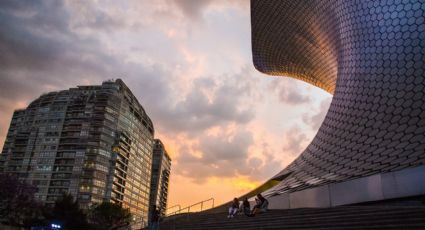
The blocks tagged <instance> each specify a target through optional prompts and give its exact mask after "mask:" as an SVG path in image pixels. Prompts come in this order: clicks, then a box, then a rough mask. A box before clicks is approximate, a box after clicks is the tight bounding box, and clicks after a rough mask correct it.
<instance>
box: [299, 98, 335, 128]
mask: <svg viewBox="0 0 425 230" xmlns="http://www.w3.org/2000/svg"><path fill="white" fill-rule="evenodd" d="M331 101H332V98H331V97H328V98H326V99H324V100H323V101H322V102H320V106H319V108H318V109H316V112H315V113H312V111H310V112H309V113H305V114H303V115H302V120H303V122H304V123H306V124H307V125H309V126H310V127H311V128H312V129H313V130H317V129H319V127H320V125H322V123H323V120H324V119H325V117H326V114H327V113H328V110H329V106H330V104H331Z"/></svg>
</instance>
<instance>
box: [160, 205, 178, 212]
mask: <svg viewBox="0 0 425 230" xmlns="http://www.w3.org/2000/svg"><path fill="white" fill-rule="evenodd" d="M174 207H179V210H181V209H182V207H181V206H180V205H179V204H176V205H174V206H171V207H169V208H167V209H165V210H164V212H165V213H167V210H170V209H172V208H174Z"/></svg>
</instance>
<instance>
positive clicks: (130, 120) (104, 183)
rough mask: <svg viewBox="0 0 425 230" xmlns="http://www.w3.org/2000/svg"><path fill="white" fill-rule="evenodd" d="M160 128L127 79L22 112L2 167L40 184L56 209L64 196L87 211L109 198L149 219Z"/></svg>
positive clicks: (46, 98) (45, 98) (53, 96)
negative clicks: (154, 150) (156, 133)
mask: <svg viewBox="0 0 425 230" xmlns="http://www.w3.org/2000/svg"><path fill="white" fill-rule="evenodd" d="M153 135H154V128H153V125H152V122H151V120H150V118H149V117H148V116H147V114H146V112H145V111H144V109H143V107H142V106H141V105H140V104H139V102H138V101H137V99H136V97H135V96H134V95H133V94H132V93H131V91H130V90H129V88H128V87H127V86H126V85H125V84H124V82H123V81H122V80H120V79H118V80H116V81H107V82H103V83H102V85H95V86H78V87H76V88H71V89H69V90H63V91H59V92H51V93H47V94H43V95H42V96H40V97H39V98H38V99H36V100H34V101H33V102H32V103H31V104H30V105H29V106H28V107H27V108H26V109H24V110H18V111H15V113H14V115H13V118H12V121H11V124H10V128H9V131H8V134H7V138H6V141H5V144H4V147H3V151H2V154H1V155H0V170H1V171H3V172H6V173H14V174H17V175H18V176H19V177H20V178H22V179H25V180H26V181H27V182H29V183H31V184H33V185H35V186H37V188H38V192H37V193H36V197H37V198H38V199H39V200H41V201H44V202H45V203H47V204H53V203H54V201H55V200H56V199H57V198H58V197H60V196H61V195H62V193H70V194H72V195H73V196H74V197H76V198H77V199H78V202H79V204H80V206H81V207H82V208H88V207H89V206H90V205H91V204H94V203H100V202H102V201H112V202H115V203H120V204H122V205H123V207H126V208H129V209H130V211H131V213H133V215H134V216H135V218H134V220H135V221H138V222H142V221H146V220H147V214H148V204H149V192H150V191H149V187H150V179H151V163H152V147H153Z"/></svg>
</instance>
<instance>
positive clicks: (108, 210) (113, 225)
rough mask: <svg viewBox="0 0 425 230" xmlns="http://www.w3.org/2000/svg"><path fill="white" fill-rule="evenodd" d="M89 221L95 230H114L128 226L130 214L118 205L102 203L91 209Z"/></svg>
mask: <svg viewBox="0 0 425 230" xmlns="http://www.w3.org/2000/svg"><path fill="white" fill-rule="evenodd" d="M89 221H90V223H91V224H93V227H95V228H97V229H108V230H114V229H118V228H120V227H124V226H127V225H129V224H130V221H131V213H130V211H129V210H128V209H125V208H123V207H121V205H119V204H115V203H110V202H103V203H101V204H98V205H95V206H93V207H92V208H91V210H90V212H89Z"/></svg>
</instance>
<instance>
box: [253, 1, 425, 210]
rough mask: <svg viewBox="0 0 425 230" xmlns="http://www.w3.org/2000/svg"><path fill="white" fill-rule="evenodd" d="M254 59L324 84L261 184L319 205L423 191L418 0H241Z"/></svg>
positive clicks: (272, 192) (302, 203) (423, 66)
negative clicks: (327, 99) (309, 122)
mask: <svg viewBox="0 0 425 230" xmlns="http://www.w3.org/2000/svg"><path fill="white" fill-rule="evenodd" d="M251 23H252V51H253V61H254V65H255V67H256V68H257V69H258V70H259V71H261V72H263V73H266V74H270V75H282V76H288V77H293V78H296V79H299V80H303V81H305V82H308V83H310V84H313V85H315V86H317V87H320V88H322V89H324V90H326V91H327V92H329V93H331V94H333V95H334V96H333V100H332V103H331V106H330V108H329V111H328V113H327V116H326V118H325V120H324V122H323V124H322V126H321V127H320V129H319V131H318V133H317V135H316V136H315V138H314V140H313V141H312V143H311V144H310V145H309V146H308V147H307V149H305V150H304V152H303V153H301V155H300V156H299V157H298V158H297V159H296V160H295V161H294V162H292V163H291V164H290V165H289V166H288V167H287V168H285V169H284V170H283V171H281V172H280V173H279V174H278V175H276V176H275V177H274V178H273V180H274V181H279V182H278V183H277V185H276V186H274V187H272V188H271V189H268V190H267V191H266V192H265V194H266V195H267V196H269V198H270V199H272V200H273V201H274V202H271V203H274V206H275V207H279V208H293V207H326V206H336V205H342V204H350V203H360V202H366V201H377V200H388V199H394V198H406V197H415V196H421V195H423V194H425V166H424V164H425V2H424V1H419V0H410V1H409V0H381V1H368V0H359V1H327V0H309V1H307V0H300V1H291V0H287V1H261V0H252V1H251Z"/></svg>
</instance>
